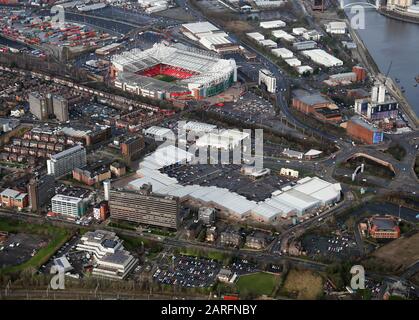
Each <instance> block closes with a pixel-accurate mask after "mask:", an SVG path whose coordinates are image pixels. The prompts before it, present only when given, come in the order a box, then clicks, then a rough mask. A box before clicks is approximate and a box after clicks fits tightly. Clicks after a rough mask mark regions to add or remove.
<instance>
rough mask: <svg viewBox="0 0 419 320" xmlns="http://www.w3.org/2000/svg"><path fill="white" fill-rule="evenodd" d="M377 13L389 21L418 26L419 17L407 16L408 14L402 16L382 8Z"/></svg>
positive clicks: (399, 13)
mask: <svg viewBox="0 0 419 320" xmlns="http://www.w3.org/2000/svg"><path fill="white" fill-rule="evenodd" d="M377 11H378V13H379V14H381V15H383V16H386V17H388V18H391V19H396V20H399V21H403V22H409V23H415V24H419V15H409V14H408V13H405V14H403V13H401V12H396V11H390V10H386V9H384V8H380V9H378V10H377Z"/></svg>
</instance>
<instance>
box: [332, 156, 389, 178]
mask: <svg viewBox="0 0 419 320" xmlns="http://www.w3.org/2000/svg"><path fill="white" fill-rule="evenodd" d="M362 163H364V165H365V168H364V175H372V176H376V177H379V178H383V179H392V178H394V172H393V171H391V169H390V168H388V167H386V166H383V165H381V164H379V163H377V162H375V161H373V160H370V159H367V158H364V157H362V156H361V157H357V158H355V159H351V160H349V161H347V162H341V163H340V164H339V165H338V166H339V167H341V168H346V169H350V170H355V169H356V168H357V167H358V166H360V165H361V164H362Z"/></svg>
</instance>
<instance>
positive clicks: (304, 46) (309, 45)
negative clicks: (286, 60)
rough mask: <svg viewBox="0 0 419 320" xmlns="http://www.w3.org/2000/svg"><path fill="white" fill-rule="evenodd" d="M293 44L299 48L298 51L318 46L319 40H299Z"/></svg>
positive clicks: (296, 48) (295, 47)
mask: <svg viewBox="0 0 419 320" xmlns="http://www.w3.org/2000/svg"><path fill="white" fill-rule="evenodd" d="M292 46H293V48H294V49H295V50H298V51H301V50H308V49H314V48H317V42H316V41H313V40H307V41H299V42H294V43H293V44H292Z"/></svg>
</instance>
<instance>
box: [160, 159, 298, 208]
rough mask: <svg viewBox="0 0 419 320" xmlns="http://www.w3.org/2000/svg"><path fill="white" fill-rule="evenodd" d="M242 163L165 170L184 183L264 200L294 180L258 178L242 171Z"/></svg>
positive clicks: (268, 177) (178, 167) (271, 175)
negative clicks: (226, 190) (225, 189)
mask: <svg viewBox="0 0 419 320" xmlns="http://www.w3.org/2000/svg"><path fill="white" fill-rule="evenodd" d="M240 168H241V166H240V165H221V164H219V165H181V166H176V167H172V168H165V169H163V172H164V173H166V174H168V175H169V176H170V177H174V178H176V179H177V180H178V181H179V183H180V184H182V185H193V184H197V185H200V186H217V187H220V188H227V189H228V190H230V191H232V192H237V193H238V194H240V195H243V196H244V197H246V198H247V199H249V200H255V201H263V200H265V199H266V198H269V197H270V196H271V194H272V192H274V191H275V190H278V189H280V188H283V187H285V186H286V185H289V184H291V183H292V180H290V179H288V178H286V177H282V176H278V175H276V174H272V173H271V174H269V175H267V176H265V177H263V178H260V179H258V180H253V179H252V178H251V177H249V176H245V175H243V174H242V173H240Z"/></svg>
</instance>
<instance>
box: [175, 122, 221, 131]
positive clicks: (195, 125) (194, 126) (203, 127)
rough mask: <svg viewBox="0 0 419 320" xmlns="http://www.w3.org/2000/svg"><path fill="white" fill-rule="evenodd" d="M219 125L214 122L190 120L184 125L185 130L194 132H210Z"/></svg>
mask: <svg viewBox="0 0 419 320" xmlns="http://www.w3.org/2000/svg"><path fill="white" fill-rule="evenodd" d="M216 128H217V126H216V125H214V124H209V123H204V122H197V121H188V122H187V123H185V125H184V126H183V129H184V130H187V131H189V130H191V131H193V132H210V131H213V130H214V129H216Z"/></svg>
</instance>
